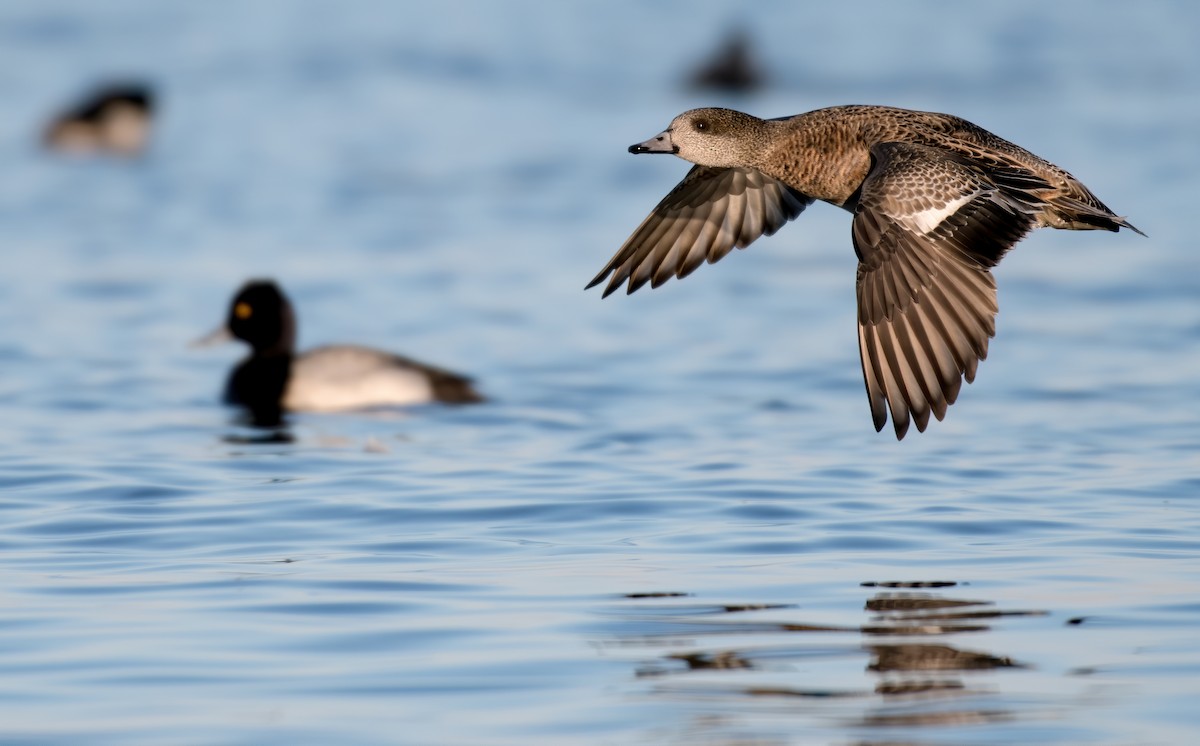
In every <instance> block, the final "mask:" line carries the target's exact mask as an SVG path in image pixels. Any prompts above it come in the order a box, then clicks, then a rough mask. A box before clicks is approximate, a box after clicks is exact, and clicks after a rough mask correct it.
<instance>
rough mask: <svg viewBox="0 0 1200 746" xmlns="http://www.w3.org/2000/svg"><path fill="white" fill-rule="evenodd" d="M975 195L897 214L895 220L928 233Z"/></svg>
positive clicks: (911, 228)
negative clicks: (916, 210) (905, 213)
mask: <svg viewBox="0 0 1200 746" xmlns="http://www.w3.org/2000/svg"><path fill="white" fill-rule="evenodd" d="M976 196H977V195H975V194H968V195H966V196H963V197H959V198H958V199H954V200H950V201H949V202H947V203H946V204H944V205H942V206H941V207H930V208H928V209H925V210H921V211H919V212H910V213H909V214H907V215H898V216H896V220H897V221H898V222H899V223H900V224H901V225H903V226H904V227H906V228H908V229H910V230H916V231H917V232H919V233H929V232H930V231H931V230H933V229H934V228H936V227H938V226H939V225H941V224H942V221H943V220H945V219H946V218H948V217H950V216H951V215H953V214H954V213H956V212H958V208H960V207H962V206H963V205H965V204H967V203H968V202H970V201H971V200H972V199H974V198H975V197H976Z"/></svg>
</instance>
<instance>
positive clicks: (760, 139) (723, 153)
mask: <svg viewBox="0 0 1200 746" xmlns="http://www.w3.org/2000/svg"><path fill="white" fill-rule="evenodd" d="M766 130H767V122H765V121H764V120H762V119H759V118H758V117H755V116H751V115H749V114H744V113H742V112H740V111H734V110H733V109H717V108H708V109H692V110H691V111H685V112H684V113H682V114H680V115H679V116H677V117H675V119H674V120H672V122H671V126H670V127H667V128H666V129H665V130H663V131H662V132H660V133H659V134H657V135H655V136H654V137H652V138H650V139H649V140H646V141H645V142H640V143H637V144H636V145H630V146H629V152H630V153H672V154H674V155H677V156H679V157H680V158H682V159H684V160H686V161H691V162H692V163H695V164H697V165H700V166H712V167H716V168H734V167H739V166H749V165H751V164H753V163H754V161H755V158H756V156H757V155H758V154H760V153H761V152H762V150H763V143H764V138H765V133H766Z"/></svg>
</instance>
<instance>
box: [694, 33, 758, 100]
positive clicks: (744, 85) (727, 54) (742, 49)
mask: <svg viewBox="0 0 1200 746" xmlns="http://www.w3.org/2000/svg"><path fill="white" fill-rule="evenodd" d="M765 78H766V76H765V75H764V74H763V72H762V70H761V69H760V68H759V66H758V64H757V63H756V62H755V61H754V57H753V55H752V54H751V50H750V36H749V34H747V33H746V31H745V30H743V29H736V30H734V31H733V32H732V33H730V34H729V36H728V37H727V38H726V39H725V43H724V44H723V45H722V46H721V47H720V49H718V50H717V53H716V54H715V55H714V56H713V57H712V59H710V60H709V61H708V62H706V63H704V64H703V65H702V66H701V67H700V68H699V69H697V70H696V71H695V72H694V73H692V75H691V78H690V80H689V82H690V84H691V87H693V88H698V89H701V90H714V91H726V92H729V93H749V92H751V91H754V90H757V89H759V88H761V87H762V85H763V82H764V81H765Z"/></svg>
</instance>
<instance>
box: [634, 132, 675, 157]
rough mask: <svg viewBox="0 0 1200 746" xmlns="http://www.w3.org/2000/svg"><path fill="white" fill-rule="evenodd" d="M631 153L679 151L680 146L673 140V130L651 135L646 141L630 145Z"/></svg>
mask: <svg viewBox="0 0 1200 746" xmlns="http://www.w3.org/2000/svg"><path fill="white" fill-rule="evenodd" d="M629 152H630V153H672V154H674V153H678V152H679V146H678V145H675V144H674V143H672V142H671V131H670V130H667V131H666V132H663V133H661V134H658V135H655V136H654V137H651V138H650V139H649V140H647V141H646V142H639V143H638V144H636V145H630V146H629Z"/></svg>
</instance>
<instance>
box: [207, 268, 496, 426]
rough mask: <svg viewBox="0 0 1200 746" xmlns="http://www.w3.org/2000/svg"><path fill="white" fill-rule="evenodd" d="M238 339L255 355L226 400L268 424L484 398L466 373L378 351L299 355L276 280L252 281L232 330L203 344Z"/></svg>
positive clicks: (231, 319)
mask: <svg viewBox="0 0 1200 746" xmlns="http://www.w3.org/2000/svg"><path fill="white" fill-rule="evenodd" d="M230 338H237V339H240V340H242V341H244V342H246V343H248V344H249V345H250V347H251V353H250V356H249V357H247V358H246V359H245V360H243V361H242V362H241V363H240V364H239V365H238V366H237V367H236V368H235V369H234V370H233V372H232V373H231V374H230V376H229V381H228V383H227V384H226V387H225V401H226V402H227V403H230V404H238V405H241V406H244V407H246V408H247V409H248V410H250V412H251V414H252V415H253V419H254V421H255V423H256V424H260V425H268V426H269V425H276V424H278V423H279V421H280V418H281V415H282V413H283V412H284V411H292V412H301V411H304V412H333V411H344V410H353V409H366V408H371V407H382V406H401V405H412V404H424V403H427V402H435V401H437V402H446V403H451V404H467V403H472V402H480V401H483V397H482V396H480V395H479V393H478V392H476V391H475V389H474V388H473V387H472V383H471V379H469V378H467V377H465V376H461V375H458V374H457V373H451V372H450V371H447V370H442V369H440V368H434V367H432V366H428V365H425V364H423V363H418V362H416V361H414V360H410V359H408V358H405V357H401V356H399V355H393V354H391V353H389V352H383V351H381V350H375V349H372V348H370V347H360V346H358V345H328V346H324V347H317V348H315V349H312V350H309V351H307V352H302V353H296V351H295V343H296V316H295V312H294V311H293V310H292V304H291V302H290V301H289V300H288V298H287V296H285V295H284V294H283V291H282V290H280V288H279V286H278V285H276V284H275V283H274V282H272V281H270V280H251V281H250V282H247V283H246V284H245V285H244V286H243V287H242V288H241V290H239V291H238V293H237V295H236V296H234V298H233V302H232V303H230V305H229V315H228V318H227V320H226V322H225V325H224V326H222V327H220V328H218V329H217V330H216V331H214V332H213V333H212V334H209V335H208V336H206V337H204V338H203V339H201V340H198V342H197V344H202V345H205V344H211V343H215V342H220V341H223V340H227V339H230Z"/></svg>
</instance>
